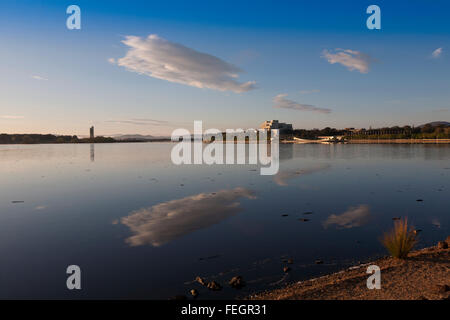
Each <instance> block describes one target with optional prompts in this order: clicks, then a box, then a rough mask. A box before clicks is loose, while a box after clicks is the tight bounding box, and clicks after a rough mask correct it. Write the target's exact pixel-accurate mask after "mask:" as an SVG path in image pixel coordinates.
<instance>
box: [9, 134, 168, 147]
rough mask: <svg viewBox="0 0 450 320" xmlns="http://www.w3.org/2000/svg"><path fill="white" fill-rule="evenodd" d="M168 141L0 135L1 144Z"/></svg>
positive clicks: (51, 135) (165, 140) (50, 135)
mask: <svg viewBox="0 0 450 320" xmlns="http://www.w3.org/2000/svg"><path fill="white" fill-rule="evenodd" d="M168 141H171V140H170V139H163V138H159V139H153V140H142V139H115V138H112V137H103V136H97V137H94V138H78V136H70V135H54V134H6V133H2V134H0V145H1V144H67V143H127V142H168Z"/></svg>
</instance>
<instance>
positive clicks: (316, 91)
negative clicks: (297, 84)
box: [299, 89, 320, 94]
mask: <svg viewBox="0 0 450 320" xmlns="http://www.w3.org/2000/svg"><path fill="white" fill-rule="evenodd" d="M299 92H300V94H310V93H319V92H320V90H319V89H314V90H300V91H299Z"/></svg>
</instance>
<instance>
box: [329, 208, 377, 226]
mask: <svg viewBox="0 0 450 320" xmlns="http://www.w3.org/2000/svg"><path fill="white" fill-rule="evenodd" d="M369 217H370V210H369V206H368V205H366V204H361V205H359V206H357V207H350V208H349V209H348V210H347V211H345V212H344V213H342V214H340V215H335V214H332V215H330V216H329V217H328V219H327V220H326V221H325V222H324V223H323V226H324V227H325V228H327V227H328V226H329V225H333V224H335V225H336V226H337V228H345V229H348V228H353V227H360V226H362V225H364V224H366V223H367V221H368V220H369Z"/></svg>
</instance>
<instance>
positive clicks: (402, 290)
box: [248, 237, 450, 300]
mask: <svg viewBox="0 0 450 320" xmlns="http://www.w3.org/2000/svg"><path fill="white" fill-rule="evenodd" d="M447 241H448V242H450V237H449V238H447ZM369 265H377V266H379V267H380V269H381V289H379V290H377V289H373V290H369V289H368V288H367V284H366V283H367V278H368V277H369V276H370V274H367V273H366V271H367V266H369ZM446 285H447V286H450V249H448V248H447V249H438V247H430V248H426V249H422V250H418V251H414V252H411V253H410V254H409V256H408V258H407V259H406V260H399V259H394V258H391V257H386V258H382V259H379V260H376V261H374V262H372V263H369V264H364V265H361V266H357V267H353V268H349V269H346V270H344V271H341V272H338V273H334V274H330V275H327V276H323V277H320V278H316V279H311V280H307V281H302V282H298V283H295V284H292V285H289V286H287V287H285V288H282V289H278V290H274V291H267V292H262V293H258V294H255V295H252V296H250V297H248V299H252V300H424V299H430V300H442V299H450V290H449V287H446Z"/></svg>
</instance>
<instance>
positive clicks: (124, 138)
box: [113, 134, 170, 141]
mask: <svg viewBox="0 0 450 320" xmlns="http://www.w3.org/2000/svg"><path fill="white" fill-rule="evenodd" d="M113 137H114V139H115V140H117V141H165V140H170V137H164V136H152V135H141V134H124V135H117V136H113Z"/></svg>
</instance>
